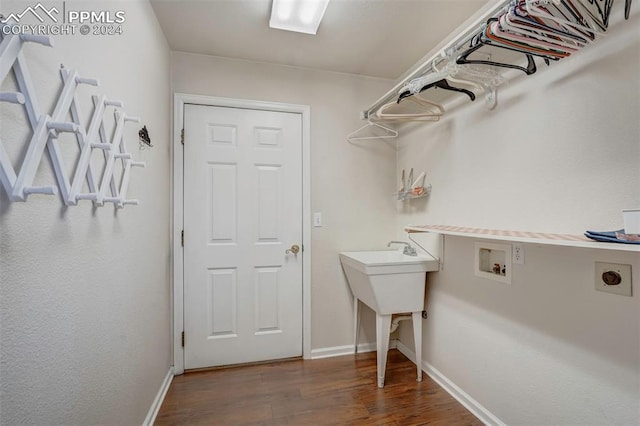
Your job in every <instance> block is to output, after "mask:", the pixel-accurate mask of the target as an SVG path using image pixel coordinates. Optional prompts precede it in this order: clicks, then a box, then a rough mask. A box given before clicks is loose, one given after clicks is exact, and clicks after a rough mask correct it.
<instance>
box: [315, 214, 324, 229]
mask: <svg viewBox="0 0 640 426" xmlns="http://www.w3.org/2000/svg"><path fill="white" fill-rule="evenodd" d="M313 226H314V228H320V227H321V226H322V213H321V212H315V213H314V214H313Z"/></svg>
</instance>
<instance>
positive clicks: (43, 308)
mask: <svg viewBox="0 0 640 426" xmlns="http://www.w3.org/2000/svg"><path fill="white" fill-rule="evenodd" d="M43 3H44V4H45V5H46V6H56V7H58V8H60V7H61V6H60V3H61V2H43ZM28 5H34V2H30V1H21V2H7V1H3V2H2V6H1V8H0V12H2V13H4V14H8V13H10V12H20V11H22V10H23V9H24V8H25V7H27V6H28ZM66 8H67V10H72V9H82V10H102V9H106V10H117V9H122V10H125V12H126V22H125V23H124V24H123V34H122V35H121V36H93V35H87V36H83V35H79V34H77V35H67V36H55V37H54V42H55V47H54V48H46V47H43V46H38V45H29V46H27V48H26V57H27V61H28V63H29V66H30V70H31V74H32V77H33V81H34V83H35V89H36V91H37V93H38V98H39V99H40V103H41V106H42V108H43V110H45V111H47V112H48V113H51V112H52V110H53V106H54V103H55V99H56V96H57V94H58V92H59V90H60V88H61V83H60V77H59V73H58V70H59V67H60V64H61V63H62V64H64V66H65V67H67V68H75V69H77V70H78V71H79V72H80V74H81V75H82V76H85V77H96V78H98V79H99V80H100V82H101V83H102V84H101V87H99V88H89V87H83V88H82V90H81V91H80V92H79V100H80V103H81V104H82V115H84V116H85V117H89V114H90V112H91V109H90V108H89V105H90V101H91V98H90V95H91V94H94V93H99V94H106V95H107V96H108V97H110V98H113V99H120V100H122V101H124V104H125V110H126V111H127V113H128V114H130V115H134V116H139V117H140V118H141V119H142V123H141V124H140V125H137V124H131V125H128V127H127V129H126V146H127V148H128V150H129V151H130V152H132V153H133V156H134V158H135V159H138V160H141V161H146V163H147V167H146V168H145V169H135V170H134V171H133V173H132V179H131V185H130V187H129V194H130V196H131V197H132V198H138V199H139V200H140V203H141V204H140V206H127V207H126V208H125V209H124V210H121V211H114V209H113V208H112V207H111V206H110V205H109V206H106V207H102V208H97V209H94V208H93V207H92V204H91V202H88V201H85V202H81V203H80V205H79V206H76V207H69V208H66V207H64V206H63V203H62V201H61V200H60V198H59V197H57V196H42V195H40V196H39V195H33V196H31V197H30V198H29V200H28V202H26V203H17V202H16V203H10V202H9V201H8V199H7V196H6V194H5V192H4V189H0V342H1V351H0V356H1V358H0V376H1V380H0V412H1V416H0V422H1V423H2V424H86V425H88V424H141V423H142V422H143V420H144V419H145V416H146V414H147V411H148V410H149V408H150V406H151V403H152V401H153V399H154V397H155V395H156V393H157V392H158V389H159V388H160V385H161V383H162V381H163V379H164V377H165V376H166V374H167V372H168V370H169V366H170V365H171V352H170V348H171V340H170V299H169V294H170V293H169V195H168V194H169V177H170V173H169V140H168V135H169V125H168V123H169V122H170V111H169V109H170V107H169V105H170V95H169V51H168V47H167V44H166V41H165V39H164V36H163V34H162V32H161V30H160V28H159V26H158V24H157V22H156V20H155V17H154V15H153V11H152V9H151V7H150V6H149V4H148V3H147V2H146V1H135V2H133V1H130V2H117V3H115V4H114V2H107V1H104V2H86V1H82V2H80V1H78V2H76V1H69V0H68V1H67V2H66ZM11 87H15V80H13V77H11V78H9V79H8V80H7V81H6V82H5V83H4V84H3V85H2V89H3V90H9V89H10V88H11ZM25 120H26V116H25V114H24V112H23V111H22V108H21V107H19V106H16V105H10V104H7V103H1V104H0V137H1V140H2V143H3V144H4V147H5V148H6V149H7V151H8V152H9V154H10V156H11V157H12V158H13V159H14V162H15V163H19V161H18V158H19V157H20V156H21V155H22V152H23V151H22V147H23V146H24V145H25V141H26V140H27V139H26V138H28V136H29V132H27V131H26V130H25V129H27V126H28V124H27V123H26V121H25ZM142 124H146V126H147V128H148V129H149V132H150V134H151V137H152V142H153V144H154V148H153V149H151V150H145V151H140V150H139V149H138V141H137V139H138V137H137V131H138V129H139V128H140V127H141V126H142ZM61 145H62V148H63V150H64V153H65V159H66V163H67V165H68V166H69V168H70V169H71V168H72V165H73V164H74V162H75V161H76V158H77V148H76V142H75V140H74V139H72V138H66V137H65V138H62V139H61ZM36 180H37V182H38V183H40V184H43V185H45V184H52V183H53V182H54V177H53V174H52V172H51V167H50V165H49V161H48V160H46V159H45V160H43V162H42V164H41V165H40V168H39V171H38V174H37V179H36Z"/></svg>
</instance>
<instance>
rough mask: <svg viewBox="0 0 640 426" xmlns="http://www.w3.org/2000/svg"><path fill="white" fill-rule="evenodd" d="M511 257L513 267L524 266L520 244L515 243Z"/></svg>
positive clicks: (522, 250) (522, 249)
mask: <svg viewBox="0 0 640 426" xmlns="http://www.w3.org/2000/svg"><path fill="white" fill-rule="evenodd" d="M511 256H512V261H513V264H514V265H524V247H522V244H520V243H515V244H514V245H513V250H512V251H511Z"/></svg>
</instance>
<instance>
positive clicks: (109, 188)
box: [0, 23, 145, 208]
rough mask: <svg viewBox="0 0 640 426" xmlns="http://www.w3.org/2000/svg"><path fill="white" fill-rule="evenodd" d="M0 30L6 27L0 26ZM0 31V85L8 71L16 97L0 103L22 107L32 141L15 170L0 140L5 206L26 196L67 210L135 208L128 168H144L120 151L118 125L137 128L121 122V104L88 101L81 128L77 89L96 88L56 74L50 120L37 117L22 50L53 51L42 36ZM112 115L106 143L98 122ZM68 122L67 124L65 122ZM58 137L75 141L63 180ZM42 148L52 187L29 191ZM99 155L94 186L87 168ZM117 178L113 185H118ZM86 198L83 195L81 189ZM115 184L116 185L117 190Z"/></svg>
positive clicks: (4, 95)
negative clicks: (58, 82)
mask: <svg viewBox="0 0 640 426" xmlns="http://www.w3.org/2000/svg"><path fill="white" fill-rule="evenodd" d="M0 26H1V27H0V30H1V29H3V28H4V27H5V26H7V24H6V23H5V24H0ZM6 33H8V35H4V34H5V31H0V82H3V81H4V80H5V78H6V77H7V75H8V74H9V72H10V71H13V73H14V75H15V78H16V82H17V85H18V90H19V91H18V92H0V102H9V103H13V104H18V105H24V108H25V110H26V113H27V116H28V119H29V124H30V126H31V131H32V135H31V138H30V140H29V141H28V142H27V143H28V146H27V148H26V151H25V152H26V154H25V155H24V158H22V162H21V165H20V167H19V168H18V170H15V169H14V167H13V165H12V162H11V159H10V158H9V155H8V154H7V151H6V150H5V148H4V145H3V142H2V141H1V140H0V184H1V186H2V187H3V188H4V190H5V192H6V193H7V196H8V198H9V200H10V201H21V202H24V201H27V198H28V197H29V195H31V194H46V195H57V194H60V196H61V198H62V200H63V202H64V203H65V204H66V205H68V206H74V205H77V204H78V201H80V200H91V201H92V202H93V203H94V205H96V206H103V205H104V204H105V203H112V204H113V205H114V206H116V208H123V207H124V206H126V205H137V204H138V200H132V199H127V189H128V186H129V181H130V176H131V168H132V167H145V163H144V162H140V161H134V159H133V155H132V154H130V153H128V152H126V149H125V145H124V125H125V123H127V122H136V123H137V122H139V121H140V120H139V119H138V118H135V117H130V116H127V115H126V114H125V113H124V111H123V109H122V108H123V104H122V102H121V101H117V100H109V99H107V98H106V97H105V96H94V97H93V107H94V110H93V114H92V117H91V119H90V120H89V125H88V126H87V125H86V124H85V123H84V122H83V120H82V118H81V116H80V114H79V111H80V106H79V101H78V96H77V89H78V86H80V85H90V86H96V87H97V86H99V82H98V80H96V79H92V78H86V77H81V76H79V75H78V73H77V71H75V70H67V69H65V68H64V67H62V68H61V70H60V77H61V79H62V84H63V87H62V91H61V92H60V94H59V95H58V99H57V101H56V103H55V107H54V110H53V112H52V113H51V114H45V113H43V112H42V111H41V109H40V105H39V103H38V99H37V97H36V94H35V91H34V89H33V83H32V81H31V76H30V74H29V70H28V67H27V63H26V60H25V58H24V54H23V53H22V48H23V45H24V44H25V43H29V42H31V43H38V44H42V45H44V46H49V47H51V46H53V43H52V40H51V39H50V38H49V37H46V36H31V35H15V34H12V33H11V31H7V32H6ZM108 108H109V109H113V110H114V111H113V117H114V119H115V123H116V127H115V131H114V134H113V136H112V138H111V139H108V138H107V135H106V132H105V128H104V121H105V117H108V114H106V110H107V109H108ZM69 116H71V121H70V122H69V121H67V117H69ZM61 133H72V134H74V135H75V137H76V141H77V145H78V149H79V150H80V155H79V160H78V162H77V164H76V166H75V169H74V171H73V173H72V176H71V179H69V177H68V176H67V169H66V167H65V164H64V161H63V156H62V153H61V148H60V144H59V141H58V139H59V136H60V134H61ZM45 147H46V148H47V151H48V154H49V158H50V160H51V164H52V165H53V171H54V173H55V177H56V182H55V185H50V186H35V185H34V180H35V177H36V173H37V170H38V166H39V164H40V162H41V161H42V157H43V156H44V150H45ZM96 149H97V150H101V151H102V152H103V158H104V162H105V171H104V173H103V176H102V180H101V181H100V182H98V179H97V176H96V173H95V171H94V170H93V168H92V165H91V159H92V153H93V151H94V150H96ZM116 161H121V162H122V167H121V170H122V171H121V172H120V173H121V175H119V176H114V174H115V171H114V170H115V167H114V165H115V163H116ZM118 178H119V179H118ZM85 181H86V183H87V187H88V190H89V191H88V192H85V193H83V192H82V190H83V186H84V183H85ZM117 181H120V185H119V186H118V184H117Z"/></svg>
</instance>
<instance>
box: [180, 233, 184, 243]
mask: <svg viewBox="0 0 640 426" xmlns="http://www.w3.org/2000/svg"><path fill="white" fill-rule="evenodd" d="M180 245H181V246H182V247H184V229H183V230H182V232H180Z"/></svg>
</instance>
